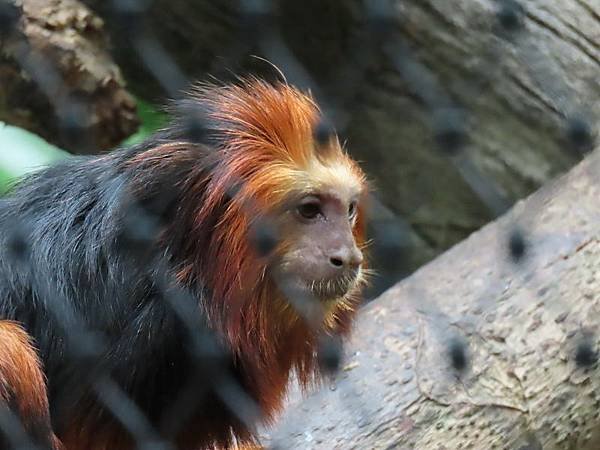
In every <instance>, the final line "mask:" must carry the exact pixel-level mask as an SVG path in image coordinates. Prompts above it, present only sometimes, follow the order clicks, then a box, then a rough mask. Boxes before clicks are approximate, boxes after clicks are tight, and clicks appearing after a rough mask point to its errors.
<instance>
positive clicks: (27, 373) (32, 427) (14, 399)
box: [0, 320, 62, 449]
mask: <svg viewBox="0 0 600 450" xmlns="http://www.w3.org/2000/svg"><path fill="white" fill-rule="evenodd" d="M0 343H1V345H0V407H2V406H9V405H10V406H11V407H12V408H11V409H13V410H14V412H15V413H16V414H17V415H18V417H19V418H20V419H21V421H22V423H23V426H24V427H25V429H26V430H27V431H28V432H30V433H32V437H34V438H36V439H37V440H38V441H39V443H44V444H49V445H52V448H53V449H60V448H62V446H61V445H60V442H58V440H57V439H56V437H55V436H54V434H53V433H52V429H51V426H50V414H49V411H48V398H47V394H46V380H45V378H44V375H43V373H42V370H41V367H40V361H39V359H38V356H37V353H36V351H35V349H34V348H33V345H32V343H31V341H30V339H29V335H28V334H27V333H26V332H25V330H23V329H22V328H21V327H20V326H19V325H18V324H16V323H14V322H10V321H5V320H3V321H0ZM3 404H4V405H3Z"/></svg>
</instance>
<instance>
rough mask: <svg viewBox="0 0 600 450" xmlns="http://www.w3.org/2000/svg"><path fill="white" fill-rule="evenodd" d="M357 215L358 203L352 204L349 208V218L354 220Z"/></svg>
mask: <svg viewBox="0 0 600 450" xmlns="http://www.w3.org/2000/svg"><path fill="white" fill-rule="evenodd" d="M355 215H356V202H352V203H350V205H349V206H348V217H350V218H351V219H353V218H354V216H355Z"/></svg>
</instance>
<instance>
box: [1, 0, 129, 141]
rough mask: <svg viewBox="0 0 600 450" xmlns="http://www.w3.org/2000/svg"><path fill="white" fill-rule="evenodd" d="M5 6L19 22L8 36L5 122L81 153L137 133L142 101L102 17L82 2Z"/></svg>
mask: <svg viewBox="0 0 600 450" xmlns="http://www.w3.org/2000/svg"><path fill="white" fill-rule="evenodd" d="M1 6H2V10H3V13H4V14H5V15H7V14H11V13H12V14H14V19H15V20H16V21H15V22H14V23H11V24H10V27H11V29H9V30H3V32H4V33H5V34H3V39H2V40H0V120H2V121H5V122H7V123H10V124H13V125H17V126H20V127H23V128H25V129H27V130H30V131H33V132H35V133H36V134H38V135H40V136H42V137H44V138H46V139H47V140H48V141H50V142H52V143H54V144H58V145H59V146H61V147H63V148H66V149H68V150H72V151H76V152H79V153H82V152H98V151H99V150H103V149H108V148H110V147H112V146H114V145H116V144H117V143H119V142H120V141H122V140H123V139H124V138H125V137H127V136H129V135H130V134H131V133H133V132H134V131H135V129H136V128H137V125H138V118H137V115H136V111H135V101H134V99H133V97H132V96H131V95H130V94H129V93H128V92H127V91H126V90H125V87H124V84H125V83H124V81H123V78H122V76H121V74H120V71H119V68H118V67H117V66H116V65H115V63H114V62H113V61H112V59H111V58H110V55H109V54H108V53H107V52H106V47H107V40H106V36H105V34H104V25H103V21H102V19H100V18H99V17H98V16H97V15H95V14H93V13H92V12H91V11H90V10H89V9H88V8H87V7H86V6H84V5H82V4H81V3H79V2H78V1H76V0H20V1H15V2H13V3H9V4H8V6H7V5H6V4H4V5H1ZM11 7H12V9H9V8H11ZM3 23H4V24H5V25H6V24H7V22H6V21H5V22H3Z"/></svg>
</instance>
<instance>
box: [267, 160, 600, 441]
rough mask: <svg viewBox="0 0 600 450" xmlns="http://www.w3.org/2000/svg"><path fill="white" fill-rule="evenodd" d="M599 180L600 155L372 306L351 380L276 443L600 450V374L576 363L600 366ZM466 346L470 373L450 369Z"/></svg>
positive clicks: (285, 424) (333, 388)
mask: <svg viewBox="0 0 600 450" xmlns="http://www.w3.org/2000/svg"><path fill="white" fill-rule="evenodd" d="M598 174H600V151H595V152H594V153H593V154H592V155H591V156H590V157H588V158H587V159H586V160H585V161H584V162H583V163H581V164H580V165H578V166H577V167H576V168H575V169H573V170H572V171H571V172H569V173H568V174H567V175H566V176H564V177H562V178H561V179H559V180H558V181H556V182H552V183H551V184H549V185H548V186H546V187H544V188H543V189H542V190H541V191H540V192H538V193H536V194H534V195H533V196H531V197H530V198H528V199H527V200H525V201H521V202H519V203H517V204H516V205H515V207H514V208H513V209H512V210H511V211H510V212H509V213H508V214H506V215H505V216H503V217H502V218H501V219H499V220H498V221H496V222H494V223H492V224H490V225H488V226H486V227H484V228H483V229H482V230H480V231H478V232H476V233H474V234H473V235H472V236H471V237H469V238H468V239H467V240H466V241H464V242H462V243H461V244H459V245H457V246H456V247H454V248H453V249H451V250H450V251H448V252H447V253H445V254H444V255H442V256H440V257H439V258H437V259H436V260H434V261H433V262H431V263H430V264H428V265H426V266H425V267H423V268H421V269H420V270H419V271H417V272H416V273H415V274H414V275H413V276H411V277H410V278H408V279H406V280H404V281H403V282H401V283H400V284H398V285H397V286H396V287H394V288H393V289H391V290H389V291H388V292H387V293H385V294H384V295H383V296H381V297H380V298H379V299H377V300H375V301H374V302H373V303H371V304H370V305H369V306H367V307H366V308H365V309H364V310H363V311H362V313H361V315H360V319H359V321H358V324H357V326H356V330H355V333H354V337H353V339H352V341H351V343H350V345H349V346H348V347H347V348H346V350H347V356H346V360H345V362H344V366H343V369H342V370H341V372H340V374H339V375H338V376H337V378H336V379H335V380H333V381H332V382H331V383H330V386H329V389H328V388H327V387H324V388H323V389H322V390H321V391H319V392H317V393H316V394H314V395H312V396H310V397H309V398H308V399H306V400H305V401H301V400H300V399H299V398H298V395H295V396H294V398H293V399H292V400H291V401H290V405H289V406H288V408H287V413H286V415H285V418H284V419H283V420H281V421H280V423H279V424H278V425H277V426H276V427H275V431H274V432H273V437H274V439H273V440H274V442H275V443H276V444H280V445H281V448H297V449H344V450H349V449H367V448H368V449H407V450H408V449H418V450H442V449H444V450H454V449H473V450H480V449H506V450H516V449H542V448H543V449H544V450H559V449H560V450H571V449H577V450H596V449H598V448H600V412H599V411H600V375H599V372H598V371H599V368H598V365H597V364H593V365H591V366H589V367H588V368H583V367H581V365H578V364H577V363H576V359H577V358H579V360H580V361H583V362H585V360H586V359H588V358H587V357H588V356H592V355H594V356H597V353H596V352H597V349H598V343H599V340H600V328H599V323H600V297H599V296H598V292H599V290H600V275H599V274H600V239H599V236H600V210H599V208H598V199H599V198H600V180H599V177H598ZM515 226H518V227H520V228H521V229H522V230H523V231H524V233H525V236H526V237H527V241H526V242H527V243H528V246H527V252H526V253H525V255H526V257H525V259H524V260H522V261H521V262H519V263H514V262H512V261H510V258H509V256H508V249H507V241H508V234H509V232H510V230H511V229H512V228H513V227H515ZM456 342H463V343H464V344H465V346H466V349H467V350H466V355H467V358H466V365H465V368H464V369H463V370H462V371H457V370H455V369H454V368H453V366H452V364H451V362H450V361H451V355H453V354H454V359H455V361H456V360H460V356H457V353H460V352H458V351H457V350H456V344H455V343H456ZM585 342H587V343H588V344H589V347H587V348H589V351H590V352H591V353H589V352H588V353H586V351H585V350H584V347H585V346H584V347H582V344H583V343H585ZM453 348H454V350H452V349H453ZM589 359H590V360H593V358H589ZM588 362H589V361H588Z"/></svg>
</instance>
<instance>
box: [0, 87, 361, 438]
mask: <svg viewBox="0 0 600 450" xmlns="http://www.w3.org/2000/svg"><path fill="white" fill-rule="evenodd" d="M171 112H172V117H173V118H172V120H171V122H170V124H169V125H168V126H166V127H165V128H164V129H162V130H159V131H158V132H156V133H155V134H154V135H153V136H151V137H150V138H148V139H147V140H146V141H144V142H142V143H140V144H136V145H133V146H131V147H123V148H120V149H117V150H114V151H112V152H109V153H106V154H102V155H97V156H73V157H70V158H67V159H66V160H64V161H62V162H60V163H57V164H56V165H53V166H51V167H48V168H45V169H42V170H39V171H36V172H34V173H33V174H30V175H28V176H27V177H26V178H25V179H24V180H22V181H20V182H18V183H17V184H16V186H15V187H14V188H13V189H12V190H11V191H10V193H9V195H7V196H6V197H4V198H3V199H1V200H0V413H2V412H4V413H7V414H12V415H14V416H15V417H17V418H18V419H20V421H21V423H22V425H23V428H24V430H25V431H26V432H27V433H28V435H29V436H30V439H31V440H32V441H33V442H35V443H36V444H38V445H39V446H41V447H42V448H49V449H52V450H81V449H87V450H109V449H110V450H130V449H133V448H136V445H138V444H140V442H141V441H144V440H145V439H148V440H152V439H159V440H164V441H165V442H171V443H172V444H173V445H174V447H175V448H177V449H181V450H192V449H205V448H213V447H214V446H220V447H221V448H233V447H235V445H238V444H248V445H254V444H256V443H257V442H258V441H257V437H256V432H255V426H256V424H257V423H266V424H270V423H272V422H273V420H274V419H275V417H276V415H277V413H278V412H280V410H281V409H282V407H283V406H282V405H283V400H284V396H285V393H286V389H287V386H288V384H289V383H290V381H291V379H292V377H293V376H294V377H295V378H296V379H297V380H298V381H299V383H300V384H301V385H302V386H303V387H304V388H308V387H309V386H312V385H314V383H318V381H319V380H320V379H322V377H323V373H322V372H323V370H322V368H321V366H320V365H319V357H320V355H319V345H318V343H319V340H320V339H321V337H322V336H333V337H339V338H340V339H345V338H346V337H347V336H348V335H349V334H350V332H351V328H352V323H353V318H354V317H355V314H356V311H357V309H358V307H359V305H360V301H361V291H362V289H363V288H364V286H365V285H366V283H367V281H366V280H367V275H368V268H367V264H366V262H365V260H364V258H365V252H366V251H365V247H366V246H367V244H368V242H367V238H366V231H365V228H366V225H365V224H366V199H367V194H368V189H369V188H368V182H367V179H366V176H365V174H364V172H363V171H362V170H361V168H360V167H359V165H358V163H357V162H356V161H354V160H353V159H352V158H351V157H350V156H349V155H348V153H347V152H346V150H345V149H344V147H343V145H342V144H341V143H340V141H339V139H338V137H337V136H336V135H335V133H333V134H331V135H330V136H328V137H327V139H325V140H323V139H316V138H315V134H314V131H315V129H316V128H317V127H318V124H319V122H320V120H321V116H322V113H321V112H320V110H319V107H318V105H317V103H316V101H315V100H314V99H313V98H312V97H311V95H310V94H309V93H305V92H303V91H300V90H299V89H297V88H295V87H293V86H291V85H289V84H288V83H287V82H284V81H277V82H267V81H264V80H261V79H259V78H255V77H248V78H241V79H239V80H238V81H236V82H232V83H229V84H226V83H204V84H197V85H195V86H194V87H193V88H192V89H191V91H190V92H189V95H188V96H187V97H186V99H185V100H184V101H182V102H180V103H178V104H177V106H176V107H175V108H171ZM195 115H197V116H199V117H201V118H202V122H201V124H202V126H201V127H200V128H199V129H194V130H193V131H190V125H189V124H190V123H191V122H190V121H191V119H193V117H195ZM269 227H271V228H269ZM265 229H272V230H274V232H273V236H272V237H273V239H272V242H271V245H270V246H267V247H270V248H268V249H267V251H265V249H262V250H261V248H260V247H261V245H260V241H261V239H259V238H257V230H263V231H264V230H265ZM262 240H263V241H265V239H262ZM267 241H268V239H267ZM257 242H258V244H257ZM263 244H264V242H263ZM182 299H183V300H182ZM299 299H300V300H299ZM184 300H185V301H184ZM188 300H191V301H188ZM303 305H304V306H306V305H313V306H314V305H317V308H316V309H315V308H312V309H311V308H304V309H303ZM310 311H313V313H310ZM314 311H318V313H317V314H314ZM198 333H199V335H200V336H201V339H198V340H196V341H194V340H193V339H192V337H193V336H196V334H198ZM124 398H125V399H127V400H126V401H125V400H123V399H124ZM111 399H116V400H115V401H111ZM232 399H233V400H232ZM123 402H125V403H127V402H130V403H127V404H128V405H129V406H128V407H131V408H130V409H127V410H124V412H123V410H120V409H119V404H122V403H123ZM131 411H138V412H139V413H140V416H139V417H140V418H139V419H136V420H137V421H134V422H135V423H132V421H131V420H128V419H127V417H130V416H131V414H132V413H131ZM244 411H246V412H245V413H244ZM248 411H250V412H254V414H248V413H247V412H248ZM0 417H1V414H0ZM135 417H138V416H135ZM140 424H141V425H140ZM0 430H1V428H0ZM140 430H141V431H140ZM148 430H155V432H156V433H157V434H156V435H154V434H152V432H150V431H148ZM1 435H2V433H1V432H0V436H1ZM1 439H2V437H0V443H2V441H1ZM6 439H7V438H6V436H5V440H6ZM5 442H9V441H8V440H6V441H5ZM8 445H10V442H9V443H8V444H6V445H5V447H6V446H8ZM3 448H4V447H3Z"/></svg>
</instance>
